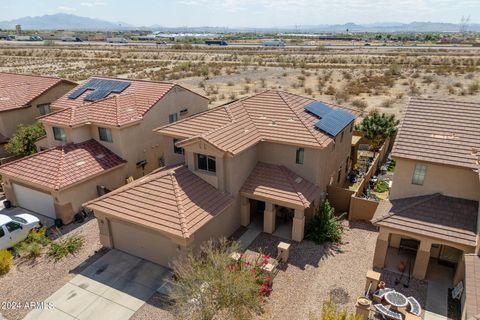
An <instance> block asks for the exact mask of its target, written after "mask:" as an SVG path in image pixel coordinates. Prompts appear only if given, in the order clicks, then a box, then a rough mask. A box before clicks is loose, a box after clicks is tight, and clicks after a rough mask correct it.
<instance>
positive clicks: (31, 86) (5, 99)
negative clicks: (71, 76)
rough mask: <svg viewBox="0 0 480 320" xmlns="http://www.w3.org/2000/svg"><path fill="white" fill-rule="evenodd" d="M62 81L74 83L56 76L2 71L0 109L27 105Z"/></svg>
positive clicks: (0, 75)
mask: <svg viewBox="0 0 480 320" xmlns="http://www.w3.org/2000/svg"><path fill="white" fill-rule="evenodd" d="M61 82H66V83H73V82H70V81H67V80H63V79H61V78H56V77H44V76H35V75H24V74H15V73H5V72H0V111H8V110H13V109H20V108H24V107H27V106H28V105H29V104H30V103H31V102H32V101H33V100H34V99H36V98H38V97H39V96H40V95H41V94H43V93H44V92H46V91H47V90H48V89H50V88H52V87H54V86H56V85H57V84H59V83H61Z"/></svg>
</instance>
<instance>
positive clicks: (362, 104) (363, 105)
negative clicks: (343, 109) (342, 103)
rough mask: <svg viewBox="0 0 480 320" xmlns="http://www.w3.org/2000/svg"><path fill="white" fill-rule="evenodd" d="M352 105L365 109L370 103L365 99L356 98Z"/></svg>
mask: <svg viewBox="0 0 480 320" xmlns="http://www.w3.org/2000/svg"><path fill="white" fill-rule="evenodd" d="M352 106H354V107H356V108H358V109H360V110H362V111H363V110H365V109H367V107H368V104H367V103H366V102H365V101H363V100H360V99H355V100H353V101H352Z"/></svg>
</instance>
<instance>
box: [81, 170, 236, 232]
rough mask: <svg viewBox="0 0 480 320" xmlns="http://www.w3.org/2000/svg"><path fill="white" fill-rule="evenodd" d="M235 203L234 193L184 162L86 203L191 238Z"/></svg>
mask: <svg viewBox="0 0 480 320" xmlns="http://www.w3.org/2000/svg"><path fill="white" fill-rule="evenodd" d="M232 202H233V197H232V196H231V195H230V194H228V193H223V192H221V191H219V190H217V189H216V188H214V187H213V186H211V185H210V184H208V183H207V182H205V181H203V180H202V179H201V178H199V177H198V176H197V175H195V174H194V173H193V172H191V171H190V170H189V169H188V168H187V167H186V166H185V165H182V166H176V167H167V168H163V169H160V170H158V171H156V172H153V173H151V174H149V175H147V176H145V177H143V178H141V179H139V180H136V181H134V182H132V183H130V184H128V185H126V186H123V187H121V188H119V189H117V190H115V191H113V192H110V193H108V194H107V195H105V196H103V197H100V198H98V199H95V200H93V201H90V202H88V203H86V204H85V206H86V207H88V208H90V209H92V210H100V211H101V212H102V213H106V214H108V215H111V216H114V217H117V218H119V219H123V220H127V221H132V222H135V223H138V224H141V225H144V226H146V227H150V228H154V229H157V230H160V231H162V232H165V233H167V234H170V235H173V236H177V237H181V238H189V237H190V236H191V235H192V234H194V233H195V232H196V231H197V230H198V229H199V228H201V227H202V226H204V225H205V224H206V223H207V222H208V221H210V220H211V219H213V218H214V217H215V216H216V215H218V214H219V213H221V212H222V211H223V210H224V209H226V208H227V207H228V206H230V205H231V203H232Z"/></svg>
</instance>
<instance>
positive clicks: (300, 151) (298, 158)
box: [295, 148, 305, 164]
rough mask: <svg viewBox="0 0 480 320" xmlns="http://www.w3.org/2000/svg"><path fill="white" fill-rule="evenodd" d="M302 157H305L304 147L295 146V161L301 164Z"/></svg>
mask: <svg viewBox="0 0 480 320" xmlns="http://www.w3.org/2000/svg"><path fill="white" fill-rule="evenodd" d="M304 157H305V149H304V148H297V154H296V156H295V162H296V163H297V164H303V159H304Z"/></svg>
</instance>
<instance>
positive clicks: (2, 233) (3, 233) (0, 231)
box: [0, 227, 5, 238]
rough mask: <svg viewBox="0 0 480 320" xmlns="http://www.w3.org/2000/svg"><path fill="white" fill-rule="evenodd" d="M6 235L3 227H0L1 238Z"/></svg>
mask: <svg viewBox="0 0 480 320" xmlns="http://www.w3.org/2000/svg"><path fill="white" fill-rule="evenodd" d="M4 235H5V231H3V228H2V227H0V238H3V236H4Z"/></svg>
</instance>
